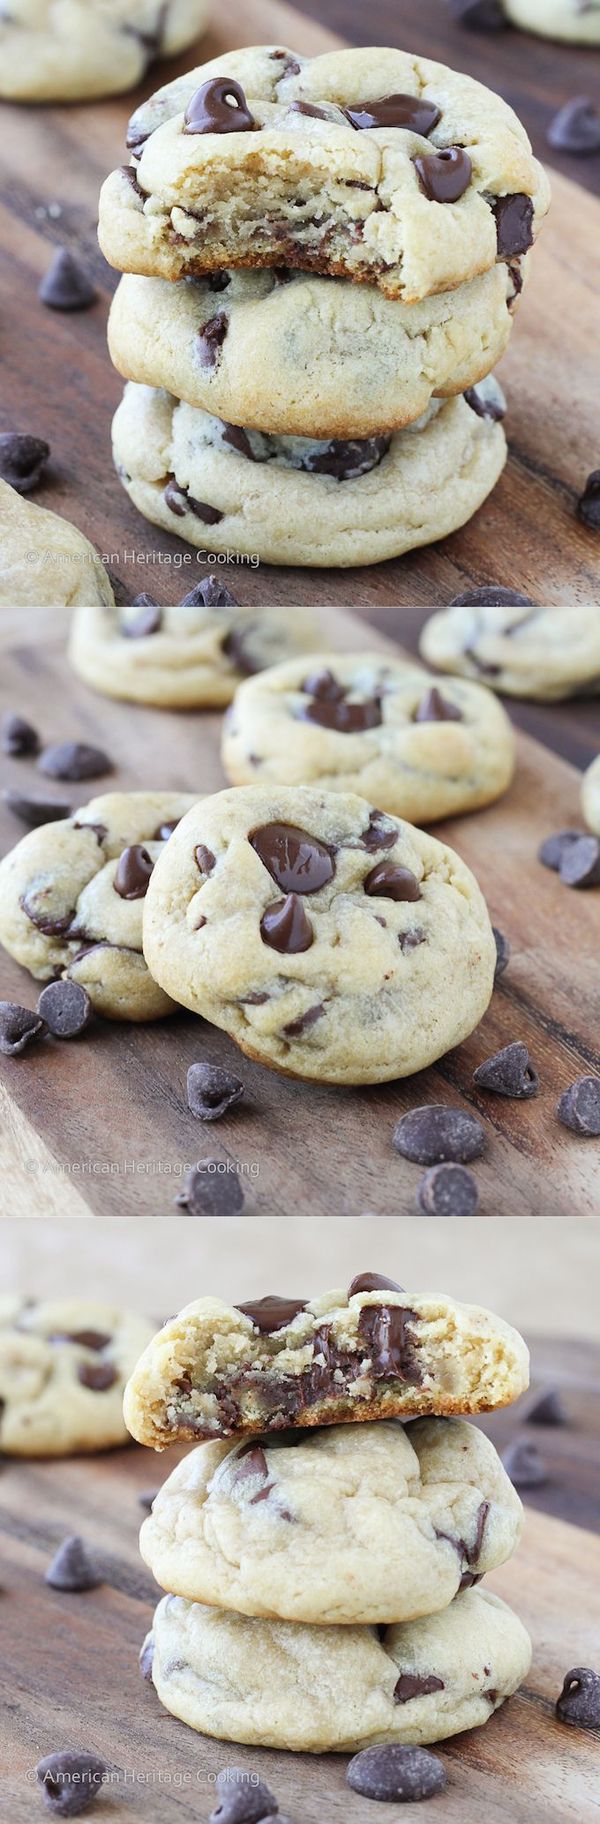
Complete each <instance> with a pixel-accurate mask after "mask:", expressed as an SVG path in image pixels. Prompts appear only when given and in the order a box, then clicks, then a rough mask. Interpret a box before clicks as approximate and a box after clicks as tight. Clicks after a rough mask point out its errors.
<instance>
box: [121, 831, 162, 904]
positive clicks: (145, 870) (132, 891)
mask: <svg viewBox="0 0 600 1824" xmlns="http://www.w3.org/2000/svg"><path fill="white" fill-rule="evenodd" d="M153 867H154V862H153V860H152V857H151V856H150V855H149V854H148V850H147V849H145V848H143V846H142V844H141V843H140V842H134V843H132V844H131V846H130V847H129V848H128V849H123V853H122V855H121V856H120V858H119V864H118V867H117V872H116V874H115V878H114V881H113V886H114V890H115V893H118V894H119V897H120V899H145V897H146V894H147V892H148V882H149V880H150V875H151V873H152V870H153Z"/></svg>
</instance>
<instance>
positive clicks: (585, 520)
mask: <svg viewBox="0 0 600 1824" xmlns="http://www.w3.org/2000/svg"><path fill="white" fill-rule="evenodd" d="M577 518H578V519H580V520H581V522H582V525H584V526H589V528H590V531H592V532H600V469H594V470H593V472H592V474H591V475H588V478H587V481H586V484H585V488H584V490H583V494H582V495H581V498H580V500H579V501H578V502H577Z"/></svg>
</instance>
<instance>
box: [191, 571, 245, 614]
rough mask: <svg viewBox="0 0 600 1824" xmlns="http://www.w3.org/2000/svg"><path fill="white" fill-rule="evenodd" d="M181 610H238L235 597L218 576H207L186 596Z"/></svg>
mask: <svg viewBox="0 0 600 1824" xmlns="http://www.w3.org/2000/svg"><path fill="white" fill-rule="evenodd" d="M179 605H180V607H181V608H200V607H202V608H237V606H238V604H237V602H236V599H235V596H234V595H230V592H229V590H228V589H226V587H225V584H224V583H221V582H219V579H218V577H216V576H205V577H203V578H202V582H200V583H196V586H195V588H194V589H192V590H190V594H189V595H184V597H183V601H182V602H180V604H179Z"/></svg>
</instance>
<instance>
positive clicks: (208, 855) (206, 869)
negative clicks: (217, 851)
mask: <svg viewBox="0 0 600 1824" xmlns="http://www.w3.org/2000/svg"><path fill="white" fill-rule="evenodd" d="M194 854H195V857H196V864H197V866H198V867H199V869H200V873H201V874H212V871H213V868H216V865H217V861H216V856H215V855H213V852H212V849H207V847H206V844H205V843H203V842H199V843H198V845H197V847H196V848H195V849H194Z"/></svg>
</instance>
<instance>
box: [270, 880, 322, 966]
mask: <svg viewBox="0 0 600 1824" xmlns="http://www.w3.org/2000/svg"><path fill="white" fill-rule="evenodd" d="M260 935H261V937H262V940H263V944H268V945H269V948H270V949H271V950H279V952H280V954H281V955H282V956H293V955H295V954H296V952H298V951H301V950H310V947H311V944H313V943H314V937H315V934H314V931H313V928H312V925H311V922H310V919H309V918H307V916H306V912H305V910H304V906H303V904H302V900H301V899H299V897H298V894H297V893H288V895H287V898H286V899H278V900H276V901H275V902H274V904H273V905H272V906H267V909H266V912H263V915H262V918H261V921H260Z"/></svg>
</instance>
